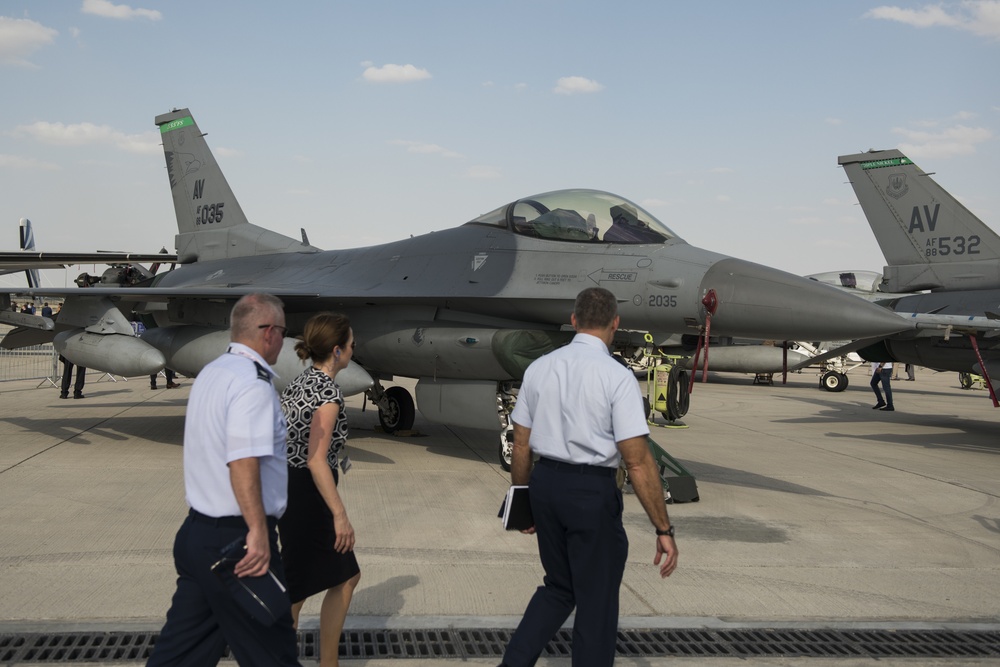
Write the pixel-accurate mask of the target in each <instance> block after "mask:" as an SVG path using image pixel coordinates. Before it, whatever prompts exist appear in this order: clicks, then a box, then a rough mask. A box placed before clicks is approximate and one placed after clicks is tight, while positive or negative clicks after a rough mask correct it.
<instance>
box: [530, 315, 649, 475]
mask: <svg viewBox="0 0 1000 667" xmlns="http://www.w3.org/2000/svg"><path fill="white" fill-rule="evenodd" d="M511 419H513V420H514V421H515V422H517V423H518V424H520V425H521V426H524V427H526V428H530V429H531V438H530V445H531V450H532V451H533V452H535V453H536V454H539V455H541V456H544V457H546V458H551V459H556V460H557V461H566V462H568V463H580V464H587V465H596V466H606V467H612V468H614V467H617V466H618V461H619V459H620V455H619V452H618V446H617V443H618V442H621V441H622V440H628V439H629V438H635V437H638V436H643V435H649V426H648V425H647V424H646V415H645V414H644V408H643V403H642V393H641V392H640V391H639V383H638V382H637V381H636V379H635V376H633V375H632V372H631V371H630V370H628V369H627V368H626V367H624V366H622V365H621V364H620V363H618V362H617V361H615V360H614V359H613V358H612V357H611V354H610V353H609V352H608V348H607V346H606V345H605V344H604V342H603V341H602V340H601V339H600V338H597V337H595V336H591V335H589V334H582V333H578V334H577V335H576V336H574V337H573V340H572V342H570V344H569V345H566V346H565V347H561V348H559V349H558V350H555V351H553V352H550V353H548V354H546V355H545V356H543V357H540V358H538V359H536V360H535V361H534V362H532V364H531V365H530V366H529V367H528V370H526V371H525V373H524V381H523V382H522V383H521V390H520V392H519V393H518V397H517V404H516V405H515V406H514V411H513V413H511Z"/></svg>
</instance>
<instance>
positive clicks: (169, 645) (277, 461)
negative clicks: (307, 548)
mask: <svg viewBox="0 0 1000 667" xmlns="http://www.w3.org/2000/svg"><path fill="white" fill-rule="evenodd" d="M230 323H231V332H230V338H231V340H232V343H231V344H230V346H229V349H228V350H227V351H226V353H225V354H223V355H222V356H220V357H218V358H217V359H215V361H213V362H211V363H209V364H208V365H206V366H205V368H204V369H202V371H201V373H199V374H198V378H197V379H196V380H195V382H194V384H193V385H192V387H191V396H190V400H189V401H188V408H187V416H186V418H185V420H184V487H185V495H186V499H187V502H188V505H190V507H191V511H190V512H189V514H188V516H187V519H186V520H185V521H184V523H183V524H182V525H181V528H180V530H179V531H178V532H177V537H176V540H175V542H174V563H175V566H176V568H177V574H178V576H177V591H176V592H175V593H174V597H173V601H172V603H171V606H170V610H169V611H168V612H167V621H166V624H165V625H164V626H163V630H161V631H160V638H159V640H158V641H157V642H156V644H155V646H154V647H153V652H152V655H151V656H150V658H149V661H148V662H147V663H146V664H147V667H160V666H162V665H177V666H178V667H180V666H181V665H183V666H185V667H186V666H188V665H216V664H218V662H219V660H220V658H221V657H222V654H223V652H224V650H225V647H226V645H227V644H228V645H229V648H230V649H231V650H232V652H233V656H234V657H235V658H236V661H237V662H238V663H239V664H240V665H242V666H243V667H246V666H248V665H253V666H256V665H259V666H260V667H265V666H273V665H280V666H286V665H295V666H299V667H301V666H300V665H299V661H298V659H297V657H296V654H297V648H298V647H297V640H296V636H295V629H294V627H293V626H292V615H291V613H290V612H288V611H285V612H284V613H283V614H281V615H279V616H278V618H277V620H276V621H275V622H274V624H273V625H270V626H265V625H264V624H262V623H260V622H258V621H256V620H254V619H253V618H251V616H250V615H249V614H248V613H247V612H246V611H244V609H243V608H242V607H241V606H240V605H239V604H238V603H237V602H236V600H235V599H234V598H233V596H232V595H231V594H230V592H229V591H228V589H227V588H226V586H225V585H224V584H223V582H222V580H221V579H220V578H219V577H217V576H216V575H215V573H214V572H213V571H212V565H213V563H215V562H217V561H218V560H219V558H220V555H221V554H222V551H223V549H224V548H226V547H228V546H230V545H232V543H233V542H238V541H239V540H241V539H242V540H244V541H245V545H246V546H245V548H246V555H245V556H244V557H243V558H242V559H241V560H239V561H238V562H237V563H236V566H235V569H234V570H233V572H234V573H235V575H236V576H237V577H259V576H262V575H265V574H267V573H268V571H269V570H270V571H271V572H272V573H273V574H274V576H276V577H277V578H278V579H279V580H280V581H284V568H283V567H282V564H281V559H280V558H278V533H277V530H276V528H277V523H278V518H279V517H280V516H281V515H282V514H283V513H284V511H285V506H286V504H287V486H288V467H287V465H286V462H285V418H284V416H283V415H282V413H281V407H280V405H279V403H278V395H277V393H275V391H274V386H273V379H274V377H275V374H274V371H273V370H272V369H271V365H272V364H274V363H275V362H276V361H277V359H278V354H279V353H280V352H281V345H282V342H283V340H284V333H285V331H286V329H285V314H284V308H283V305H282V303H281V301H280V300H279V299H278V298H277V297H274V296H271V295H267V294H248V295H246V296H243V297H242V298H240V300H239V301H237V302H236V305H235V307H233V309H232V312H231V315H230Z"/></svg>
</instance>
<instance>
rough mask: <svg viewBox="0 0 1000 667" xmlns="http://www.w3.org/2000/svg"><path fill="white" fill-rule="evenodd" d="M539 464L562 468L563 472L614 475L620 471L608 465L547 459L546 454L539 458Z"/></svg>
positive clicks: (557, 468)
mask: <svg viewBox="0 0 1000 667" xmlns="http://www.w3.org/2000/svg"><path fill="white" fill-rule="evenodd" d="M538 463H539V465H543V466H545V467H547V468H555V469H556V470H561V471H563V472H575V473H579V474H581V475H601V476H603V477H614V476H615V473H616V472H618V469H617V468H609V467H607V466H592V465H587V464H586V463H566V462H565V461H556V460H555V459H547V458H545V457H544V456H543V457H542V458H540V459H538Z"/></svg>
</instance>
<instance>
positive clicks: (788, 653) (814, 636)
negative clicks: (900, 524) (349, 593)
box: [0, 628, 1000, 665]
mask: <svg viewBox="0 0 1000 667" xmlns="http://www.w3.org/2000/svg"><path fill="white" fill-rule="evenodd" d="M512 632H513V631H512V630H508V629H440V630H386V629H382V630H349V631H346V632H345V633H344V636H343V639H342V641H341V644H340V656H341V658H343V659H345V660H352V659H355V660H360V659H374V658H433V659H436V660H456V661H458V660H463V659H466V658H499V657H501V656H502V655H503V651H504V648H505V647H506V645H507V642H508V641H509V640H510V636H511V633H512ZM156 637H157V633H152V632H146V633H133V632H90V633H84V632H67V633H45V634H42V633H39V634H21V635H0V664H4V665H17V664H18V663H20V662H32V663H72V662H142V661H145V659H146V658H147V657H148V656H149V652H150V650H151V649H152V647H153V644H155V643H156ZM572 644H573V636H572V632H571V631H569V630H560V631H559V632H558V633H557V634H556V637H555V638H554V639H553V640H552V642H551V643H549V645H548V647H547V648H546V650H545V652H544V655H545V656H546V657H569V656H570V655H571V653H572ZM299 655H300V657H303V658H312V659H316V658H317V657H318V656H319V633H318V631H316V630H309V631H305V632H301V633H299ZM618 655H619V656H621V657H631V658H635V657H666V656H675V657H691V658H697V657H706V658H708V657H731V658H755V657H810V658H907V657H912V658H957V657H963V658H986V657H1000V632H998V631H971V630H970V631H960V630H905V629H903V630H836V629H828V630H822V629H820V630H798V629H780V628H779V629H752V628H747V629H733V630H708V629H656V630H621V631H619V632H618Z"/></svg>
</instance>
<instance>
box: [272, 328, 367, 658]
mask: <svg viewBox="0 0 1000 667" xmlns="http://www.w3.org/2000/svg"><path fill="white" fill-rule="evenodd" d="M295 352H296V354H298V356H299V358H300V359H302V360H306V359H310V360H311V361H312V366H310V367H309V368H307V369H306V370H305V371H303V372H302V373H301V374H300V375H299V376H298V377H296V378H295V379H294V380H292V382H291V383H290V384H289V385H288V386H287V387H286V388H285V390H284V391H283V392H282V393H281V409H282V411H283V412H284V413H285V419H286V420H287V422H288V511H287V512H286V513H285V515H284V516H283V517H282V518H281V521H280V523H279V529H280V531H281V548H282V551H281V557H282V559H283V560H284V563H285V571H286V572H287V573H288V596H289V598H290V599H291V601H292V616H293V618H294V619H295V624H296V626H297V625H298V619H299V613H300V612H301V611H302V606H303V605H304V604H305V601H306V598H308V597H310V596H312V595H315V594H316V593H319V592H321V591H326V595H325V596H324V597H323V604H322V607H321V608H320V617H319V625H320V640H319V646H320V665H321V667H336V666H337V665H338V664H339V662H338V660H339V657H338V656H339V648H340V633H341V631H342V630H343V629H344V620H345V619H346V617H347V610H348V608H349V607H350V605H351V598H352V597H353V595H354V589H355V588H356V587H357V585H358V581H359V580H360V579H361V568H360V567H359V566H358V559H357V558H356V557H355V555H354V527H353V526H351V521H350V519H348V518H347V510H346V509H345V507H344V503H343V501H342V500H341V498H340V494H339V493H338V492H337V482H338V480H339V473H340V472H343V473H344V474H346V473H347V471H348V470H349V469H350V465H351V464H350V460H349V459H348V458H347V456H345V455H343V449H344V445H345V444H346V443H347V415H346V414H345V412H344V395H343V393H342V392H341V391H340V387H339V386H338V385H337V383H336V377H337V373H338V372H340V371H341V370H343V369H344V368H345V367H346V366H347V364H348V363H350V361H351V357H352V355H353V353H354V332H353V331H352V330H351V322H350V320H349V319H348V318H347V317H346V316H345V315H339V314H334V313H319V314H317V315H314V316H313V317H311V318H310V319H309V321H308V322H306V325H305V328H304V329H303V332H302V340H300V341H299V342H298V343H296V345H295Z"/></svg>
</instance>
